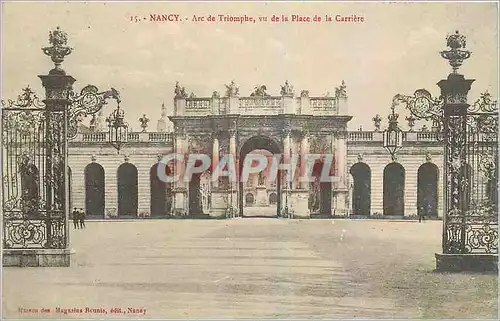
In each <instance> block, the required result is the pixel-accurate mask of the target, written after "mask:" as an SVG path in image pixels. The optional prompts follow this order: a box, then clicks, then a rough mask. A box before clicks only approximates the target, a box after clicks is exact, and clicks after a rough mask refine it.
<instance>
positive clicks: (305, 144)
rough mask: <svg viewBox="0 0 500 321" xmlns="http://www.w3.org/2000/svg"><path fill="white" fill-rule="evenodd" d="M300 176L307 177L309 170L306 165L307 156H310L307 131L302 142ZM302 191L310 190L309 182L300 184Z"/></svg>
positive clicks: (304, 132)
mask: <svg viewBox="0 0 500 321" xmlns="http://www.w3.org/2000/svg"><path fill="white" fill-rule="evenodd" d="M300 154H301V156H300V160H301V161H300V173H301V174H300V176H301V177H303V176H305V175H306V174H307V173H306V170H307V168H306V167H307V164H306V159H305V158H306V156H307V155H308V154H309V133H308V132H307V131H303V134H302V139H301V141H300ZM299 186H300V188H301V189H306V188H307V189H308V188H309V182H300V184H299Z"/></svg>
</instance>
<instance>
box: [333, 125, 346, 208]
mask: <svg viewBox="0 0 500 321" xmlns="http://www.w3.org/2000/svg"><path fill="white" fill-rule="evenodd" d="M346 135H347V132H345V131H343V130H342V131H339V132H337V133H336V134H335V154H334V156H335V157H334V160H335V168H336V171H335V174H336V175H337V176H338V177H339V182H338V183H337V184H336V186H337V187H336V188H335V192H334V197H333V200H332V201H333V202H332V207H333V209H332V213H333V214H334V215H336V216H339V215H347V214H348V211H347V209H348V206H347V200H348V196H347V194H348V191H349V190H348V188H347V180H346V178H347V167H346V164H347V139H346ZM333 186H335V184H333Z"/></svg>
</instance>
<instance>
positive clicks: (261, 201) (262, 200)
mask: <svg viewBox="0 0 500 321" xmlns="http://www.w3.org/2000/svg"><path fill="white" fill-rule="evenodd" d="M267 205H268V202H267V189H266V187H265V186H257V188H256V193H255V206H267Z"/></svg>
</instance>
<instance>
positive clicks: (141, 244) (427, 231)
mask: <svg viewBox="0 0 500 321" xmlns="http://www.w3.org/2000/svg"><path fill="white" fill-rule="evenodd" d="M71 239H72V247H73V249H74V250H75V252H76V253H75V254H74V255H73V257H72V266H71V267H70V268H24V269H21V268H5V269H4V271H3V273H4V274H3V281H4V283H3V298H4V300H3V313H4V317H5V318H13V317H17V318H19V317H43V318H55V317H59V318H60V317H64V318H102V317H106V318H109V317H129V318H132V317H133V318H183V317H189V318H216V317H219V318H242V317H248V318H310V317H313V318H356V317H363V318H495V317H496V316H497V314H498V312H497V277H496V276H494V275H480V274H440V273H436V272H433V269H434V265H435V261H434V253H435V252H439V251H440V242H441V222H437V221H432V222H431V221H426V222H423V223H420V224H419V223H418V222H412V221H401V222H398V221H383V220H286V219H270V218H243V219H234V220H145V221H144V220H143V221H125V222H119V221H115V222H109V221H108V222H88V223H87V228H86V229H85V230H72V231H71ZM21 307H22V308H24V309H34V308H35V309H39V312H38V313H37V312H26V311H25V313H20V312H19V308H21ZM56 307H60V308H64V309H71V308H78V309H82V311H83V312H82V313H76V312H70V313H68V314H67V315H63V314H60V313H56V312H55V308H56ZM86 307H88V308H91V309H94V310H90V311H89V310H87V312H86V311H85V308H86ZM100 307H102V308H105V311H106V312H107V314H106V315H105V314H101V313H99V310H97V308H100ZM129 307H130V308H134V309H139V308H144V309H145V310H146V311H145V314H142V311H141V310H135V311H134V313H128V310H127V308H129ZM41 308H48V309H51V312H50V313H44V314H43V313H41V312H40V309H41ZM112 308H121V309H122V310H121V312H120V311H119V310H117V309H116V310H112ZM111 312H120V313H118V314H112V313H111Z"/></svg>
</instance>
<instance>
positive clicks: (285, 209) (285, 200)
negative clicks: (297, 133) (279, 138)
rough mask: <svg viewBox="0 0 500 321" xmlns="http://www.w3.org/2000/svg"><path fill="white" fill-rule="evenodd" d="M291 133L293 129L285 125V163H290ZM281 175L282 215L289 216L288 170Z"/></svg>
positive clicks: (283, 132) (283, 133)
mask: <svg viewBox="0 0 500 321" xmlns="http://www.w3.org/2000/svg"><path fill="white" fill-rule="evenodd" d="M290 133H291V129H290V128H289V127H285V128H284V129H283V131H282V135H283V164H289V163H290ZM280 175H281V176H280V177H281V195H280V199H281V216H282V217H288V216H289V212H290V193H289V189H290V188H289V186H290V182H288V170H282V171H281V172H280Z"/></svg>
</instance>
